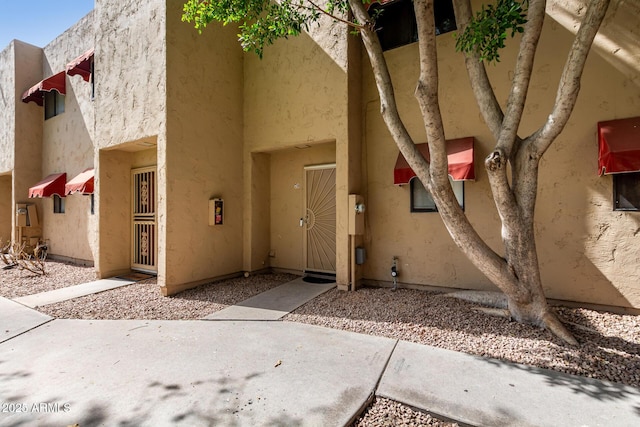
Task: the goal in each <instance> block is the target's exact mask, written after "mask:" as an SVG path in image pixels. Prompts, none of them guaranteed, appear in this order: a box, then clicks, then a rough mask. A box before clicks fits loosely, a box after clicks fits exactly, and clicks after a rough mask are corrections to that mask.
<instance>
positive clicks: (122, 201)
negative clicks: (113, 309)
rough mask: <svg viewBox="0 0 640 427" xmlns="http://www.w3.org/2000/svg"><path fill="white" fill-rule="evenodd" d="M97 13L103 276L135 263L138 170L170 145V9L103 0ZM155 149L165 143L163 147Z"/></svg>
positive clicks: (154, 0) (143, 0) (155, 1)
mask: <svg viewBox="0 0 640 427" xmlns="http://www.w3.org/2000/svg"><path fill="white" fill-rule="evenodd" d="M94 14H95V19H96V25H95V31H96V36H95V59H94V69H95V75H96V77H95V92H96V97H95V100H94V105H95V110H96V111H97V112H99V114H97V115H96V118H95V141H96V147H97V149H98V150H99V151H97V154H96V159H98V162H97V163H98V164H97V172H96V196H97V197H96V209H97V210H98V212H99V214H98V215H99V230H100V232H99V236H98V239H99V243H98V246H99V259H98V260H96V265H97V270H99V272H100V275H101V276H103V277H104V276H109V275H113V274H117V273H121V272H124V271H128V270H129V268H130V266H131V169H132V168H135V167H142V166H149V165H156V164H158V158H160V157H161V154H160V153H159V152H163V150H164V148H163V147H164V141H165V123H166V109H165V100H166V96H165V95H166V31H165V26H166V21H165V20H166V7H165V2H164V1H161V0H151V1H149V0H134V1H128V2H125V3H123V2H120V1H117V0H96V5H95V10H94ZM150 146H157V147H159V148H158V152H157V151H156V149H155V148H151V150H149V147H150ZM142 153H144V154H142ZM140 157H142V158H143V159H144V160H141V159H140ZM149 163H150V164H149ZM158 172H159V173H158V175H159V177H158V182H157V185H158V187H157V188H158V196H159V197H158V207H157V209H158V212H162V210H163V209H164V197H163V196H162V194H163V192H164V191H165V190H164V188H165V185H166V183H165V181H164V178H163V177H164V175H163V172H162V170H159V171H158ZM158 217H159V221H160V225H159V227H158V228H159V235H158V237H159V239H160V242H159V245H160V247H162V244H163V243H162V242H163V241H164V234H163V233H164V230H165V228H164V226H163V225H162V223H161V221H162V218H163V216H162V214H159V215H158ZM159 256H160V254H159Z"/></svg>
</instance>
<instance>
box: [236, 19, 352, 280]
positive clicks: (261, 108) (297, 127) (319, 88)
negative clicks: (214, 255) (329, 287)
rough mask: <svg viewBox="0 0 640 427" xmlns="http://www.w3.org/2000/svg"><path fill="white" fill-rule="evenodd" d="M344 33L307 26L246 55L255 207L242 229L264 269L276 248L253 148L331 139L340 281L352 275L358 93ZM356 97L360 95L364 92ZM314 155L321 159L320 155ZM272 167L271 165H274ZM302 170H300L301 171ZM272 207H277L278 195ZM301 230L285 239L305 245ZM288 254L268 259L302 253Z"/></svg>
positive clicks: (250, 256) (248, 180)
mask: <svg viewBox="0 0 640 427" xmlns="http://www.w3.org/2000/svg"><path fill="white" fill-rule="evenodd" d="M347 37H348V34H347V30H346V29H345V28H344V27H341V26H339V25H336V26H334V27H332V28H331V29H330V30H329V31H325V32H322V33H315V32H312V33H311V35H309V34H306V33H305V34H303V35H301V36H300V37H296V38H291V39H289V40H281V41H278V42H276V43H275V44H274V45H273V46H269V47H267V48H266V49H265V52H264V57H263V59H262V60H260V59H259V58H258V57H257V56H255V55H253V54H249V55H247V56H246V57H245V68H244V78H245V85H244V101H245V109H244V120H245V127H244V132H245V133H244V136H245V154H244V158H245V173H244V177H245V202H246V203H251V205H252V209H251V210H250V211H248V212H245V230H251V234H250V235H246V236H245V263H244V268H245V269H246V270H257V269H260V268H262V266H263V265H264V264H263V262H264V250H265V248H267V247H269V248H270V249H272V248H271V247H270V246H269V245H268V244H267V243H265V241H264V239H267V238H269V239H273V238H274V232H273V230H272V232H270V233H268V234H267V233H265V232H264V230H262V231H258V230H261V227H264V220H262V224H261V225H260V226H257V224H258V223H259V222H260V221H261V219H260V217H261V216H262V215H264V214H262V210H261V208H259V207H256V205H255V204H254V202H256V201H258V199H259V198H260V196H259V194H257V190H256V188H257V186H260V178H259V177H257V176H256V174H255V173H254V172H255V171H253V170H252V166H251V165H252V164H254V165H255V161H256V158H255V157H254V158H252V157H251V154H250V153H257V152H271V151H274V150H277V149H282V148H292V147H295V146H304V145H314V144H315V143H321V142H325V141H334V142H335V153H334V156H333V158H334V159H338V160H337V163H338V166H337V171H336V175H337V176H336V181H337V183H336V186H337V227H338V230H339V231H338V236H337V269H338V271H337V275H338V281H339V282H342V283H344V282H346V281H347V275H348V271H347V270H346V268H348V252H347V251H348V245H347V237H346V233H345V232H344V231H346V227H347V225H346V215H347V206H346V204H347V194H348V192H349V190H350V185H351V181H352V180H353V173H352V172H353V169H352V170H349V154H350V153H351V151H350V144H351V143H352V141H351V140H350V138H349V136H350V135H349V123H350V115H349V114H350V110H349V102H350V95H353V92H350V90H349V85H348V77H347V70H348V67H349V64H350V63H349V55H348V53H349V49H348V42H347ZM328 46H331V48H332V49H333V50H331V49H329V48H328ZM327 52H330V53H331V54H330V55H329V54H327ZM354 102H359V99H357V100H355V101H354ZM352 125H353V123H352ZM356 128H357V129H359V126H356ZM274 158H277V157H274V155H273V154H272V160H273V159H274ZM310 161H311V162H312V163H321V162H322V161H323V160H320V158H319V160H318V161H317V162H313V161H312V160H310ZM271 171H274V166H273V164H272V165H271ZM263 173H265V172H263ZM301 173H302V170H301V171H299V172H298V174H301ZM270 191H271V194H272V195H274V196H275V195H278V194H279V193H280V192H281V191H288V190H287V189H280V188H277V187H274V183H273V181H272V182H271V188H270ZM271 206H272V207H273V206H275V203H274V202H273V200H272V201H271ZM273 215H274V213H273V212H271V226H273V225H274V223H273V221H274V217H273ZM294 215H299V214H298V213H295V214H294ZM297 218H298V219H299V217H297ZM294 226H297V222H296V223H294ZM297 231H298V234H297V237H294V236H293V235H292V236H291V238H294V239H296V240H294V241H292V242H289V243H288V244H289V245H292V246H293V247H297V248H301V245H302V241H301V240H300V238H301V234H300V233H299V230H297ZM267 236H269V237H267ZM271 243H272V244H273V241H272V242H271ZM285 253H286V252H285ZM291 254H292V257H291V259H284V257H283V255H284V253H282V255H277V256H276V258H277V260H276V259H271V264H272V265H273V263H274V262H275V263H276V264H278V265H283V266H284V265H287V266H289V265H290V266H296V265H300V261H299V257H300V254H299V253H293V252H292V253H291Z"/></svg>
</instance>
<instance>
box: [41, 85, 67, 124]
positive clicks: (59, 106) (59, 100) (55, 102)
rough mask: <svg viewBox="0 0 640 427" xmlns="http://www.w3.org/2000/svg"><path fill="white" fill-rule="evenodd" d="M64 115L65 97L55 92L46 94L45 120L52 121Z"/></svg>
mask: <svg viewBox="0 0 640 427" xmlns="http://www.w3.org/2000/svg"><path fill="white" fill-rule="evenodd" d="M62 113H64V95H60V94H59V93H58V92H56V91H55V90H52V91H51V92H45V93H44V119H45V120H47V119H50V118H51V117H55V116H57V115H58V114H62Z"/></svg>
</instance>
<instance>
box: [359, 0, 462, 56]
mask: <svg viewBox="0 0 640 427" xmlns="http://www.w3.org/2000/svg"><path fill="white" fill-rule="evenodd" d="M369 14H370V15H371V16H372V17H374V18H375V19H376V31H377V33H378V38H379V39H380V44H381V45H382V50H390V49H394V48H396V47H400V46H404V45H406V44H410V43H414V42H417V41H418V25H417V24H416V14H415V10H414V9H413V1H412V0H397V1H394V2H389V3H386V4H384V5H381V4H380V3H373V4H372V5H371V7H370V8H369ZM434 15H435V23H436V34H444V33H448V32H449V31H453V30H455V29H456V18H455V15H454V13H453V3H452V2H451V0H437V1H436V2H435V4H434Z"/></svg>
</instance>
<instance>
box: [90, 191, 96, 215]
mask: <svg viewBox="0 0 640 427" xmlns="http://www.w3.org/2000/svg"><path fill="white" fill-rule="evenodd" d="M89 196H90V197H91V208H90V209H91V215H94V214H95V213H96V199H95V198H94V197H93V193H91V194H90V195H89Z"/></svg>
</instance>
